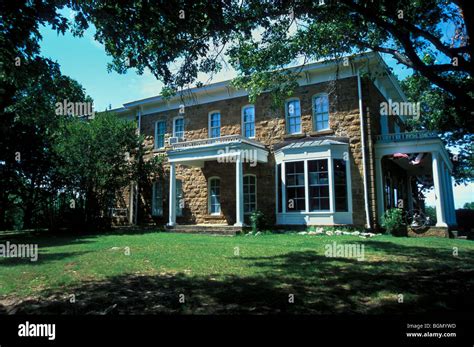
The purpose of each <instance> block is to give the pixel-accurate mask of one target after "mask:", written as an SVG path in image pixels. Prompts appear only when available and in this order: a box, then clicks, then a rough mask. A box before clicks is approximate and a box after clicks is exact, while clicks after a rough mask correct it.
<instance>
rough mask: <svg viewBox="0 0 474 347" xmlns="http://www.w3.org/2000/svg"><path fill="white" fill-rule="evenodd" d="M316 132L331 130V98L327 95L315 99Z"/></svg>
mask: <svg viewBox="0 0 474 347" xmlns="http://www.w3.org/2000/svg"><path fill="white" fill-rule="evenodd" d="M313 112H314V120H313V122H314V130H316V131H320V130H326V129H329V98H328V96H327V94H321V95H317V96H316V97H315V98H314V105H313Z"/></svg>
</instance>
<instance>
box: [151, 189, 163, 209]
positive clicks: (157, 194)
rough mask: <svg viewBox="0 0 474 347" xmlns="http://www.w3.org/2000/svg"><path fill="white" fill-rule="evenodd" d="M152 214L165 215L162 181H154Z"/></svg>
mask: <svg viewBox="0 0 474 347" xmlns="http://www.w3.org/2000/svg"><path fill="white" fill-rule="evenodd" d="M151 215H152V216H157V217H158V216H163V184H162V183H161V182H154V183H153V190H152V200H151Z"/></svg>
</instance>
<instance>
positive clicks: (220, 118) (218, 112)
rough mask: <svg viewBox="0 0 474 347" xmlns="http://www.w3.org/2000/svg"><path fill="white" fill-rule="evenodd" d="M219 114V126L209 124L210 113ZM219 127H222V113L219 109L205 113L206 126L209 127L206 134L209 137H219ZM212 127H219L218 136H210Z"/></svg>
mask: <svg viewBox="0 0 474 347" xmlns="http://www.w3.org/2000/svg"><path fill="white" fill-rule="evenodd" d="M216 113H217V114H219V126H218V127H212V126H211V115H213V114H216ZM221 127H222V114H221V112H220V111H219V110H214V111H211V112H209V113H208V114H207V128H208V129H209V131H208V136H209V138H219V137H221ZM213 129H219V136H212V130H213Z"/></svg>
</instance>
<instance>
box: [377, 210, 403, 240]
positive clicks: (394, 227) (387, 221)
mask: <svg viewBox="0 0 474 347" xmlns="http://www.w3.org/2000/svg"><path fill="white" fill-rule="evenodd" d="M382 227H384V228H385V231H386V232H387V233H390V234H392V235H393V236H406V235H407V227H406V224H405V223H403V211H402V210H401V209H399V208H391V209H390V210H387V211H385V214H384V215H383V217H382Z"/></svg>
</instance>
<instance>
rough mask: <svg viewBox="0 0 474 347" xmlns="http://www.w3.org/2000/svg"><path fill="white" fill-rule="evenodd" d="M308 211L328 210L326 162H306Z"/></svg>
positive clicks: (323, 160) (322, 160) (324, 160)
mask: <svg viewBox="0 0 474 347" xmlns="http://www.w3.org/2000/svg"><path fill="white" fill-rule="evenodd" d="M308 181H309V182H308V187H309V210H310V211H328V210H329V176H328V160H327V159H321V160H309V161H308Z"/></svg>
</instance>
